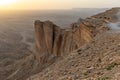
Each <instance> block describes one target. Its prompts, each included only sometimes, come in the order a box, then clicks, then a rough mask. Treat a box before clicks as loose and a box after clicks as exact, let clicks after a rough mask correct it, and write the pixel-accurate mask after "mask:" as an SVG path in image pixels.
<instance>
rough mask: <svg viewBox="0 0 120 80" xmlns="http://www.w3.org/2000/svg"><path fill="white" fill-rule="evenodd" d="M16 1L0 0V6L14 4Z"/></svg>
mask: <svg viewBox="0 0 120 80" xmlns="http://www.w3.org/2000/svg"><path fill="white" fill-rule="evenodd" d="M15 2H16V0H0V6H7V5H10V4H13V3H15Z"/></svg>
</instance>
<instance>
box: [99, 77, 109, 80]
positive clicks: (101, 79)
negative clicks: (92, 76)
mask: <svg viewBox="0 0 120 80" xmlns="http://www.w3.org/2000/svg"><path fill="white" fill-rule="evenodd" d="M108 79H110V78H109V77H100V78H98V80H108Z"/></svg>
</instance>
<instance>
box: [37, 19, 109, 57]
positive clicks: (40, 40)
mask: <svg viewBox="0 0 120 80" xmlns="http://www.w3.org/2000/svg"><path fill="white" fill-rule="evenodd" d="M106 26H107V25H106V22H105V21H103V20H98V19H93V18H88V19H85V20H82V21H81V22H79V25H78V24H73V25H72V26H71V27H70V28H69V29H61V28H60V27H58V26H57V25H55V24H53V23H52V22H50V21H45V22H41V21H39V20H37V21H35V33H36V50H37V54H38V55H40V56H41V55H45V54H53V55H55V56H62V55H65V54H67V53H69V52H71V51H73V50H75V49H77V48H79V47H81V46H83V45H84V44H86V43H88V42H90V41H91V40H92V39H93V37H95V36H96V35H97V34H98V33H101V32H104V31H106V30H108V27H106ZM38 55H37V57H38Z"/></svg>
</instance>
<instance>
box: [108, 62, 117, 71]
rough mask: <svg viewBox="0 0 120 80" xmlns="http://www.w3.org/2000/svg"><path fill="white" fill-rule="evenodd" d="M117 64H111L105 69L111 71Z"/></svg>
mask: <svg viewBox="0 0 120 80" xmlns="http://www.w3.org/2000/svg"><path fill="white" fill-rule="evenodd" d="M117 65H118V64H117V63H111V64H109V65H108V66H107V67H106V69H107V70H112V68H114V67H115V66H117Z"/></svg>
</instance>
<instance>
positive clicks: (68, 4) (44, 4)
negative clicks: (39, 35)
mask: <svg viewBox="0 0 120 80" xmlns="http://www.w3.org/2000/svg"><path fill="white" fill-rule="evenodd" d="M2 1H3V0H0V3H2ZM5 1H6V2H7V1H9V0H4V2H5ZM110 7H120V0H14V2H12V3H10V4H6V5H0V9H71V8H110Z"/></svg>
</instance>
